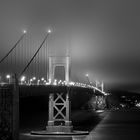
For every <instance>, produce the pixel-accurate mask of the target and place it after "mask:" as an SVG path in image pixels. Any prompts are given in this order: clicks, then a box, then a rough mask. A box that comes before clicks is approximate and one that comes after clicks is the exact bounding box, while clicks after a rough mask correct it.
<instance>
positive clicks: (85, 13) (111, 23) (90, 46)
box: [0, 0, 140, 92]
mask: <svg viewBox="0 0 140 140" xmlns="http://www.w3.org/2000/svg"><path fill="white" fill-rule="evenodd" d="M139 7H140V1H139V0H0V58H2V57H3V56H4V54H5V53H6V52H7V51H8V50H9V49H10V48H11V47H12V45H13V44H14V43H15V42H16V40H17V39H18V38H19V37H20V36H21V34H22V31H23V30H24V29H26V30H28V32H29V33H30V35H31V40H32V42H33V43H32V44H34V45H31V46H30V47H31V48H32V49H31V50H33V51H34V50H36V48H37V47H38V45H39V44H40V43H41V41H42V40H43V37H44V35H45V32H46V30H47V29H48V28H51V29H52V31H53V32H52V34H51V36H50V38H49V39H48V46H49V53H50V54H51V55H54V54H56V53H58V54H61V55H62V54H64V53H65V51H62V50H66V48H69V50H70V54H71V57H72V70H71V72H72V73H71V76H72V79H73V80H76V78H78V80H79V81H86V79H85V74H86V73H89V78H90V80H91V81H93V80H95V79H99V80H103V81H104V82H105V83H106V86H107V87H117V88H122V89H125V90H130V91H131V90H132V91H133V90H134V91H135V90H136V91H138V92H140V88H139V85H140V55H139V54H140V8H139ZM34 46H35V47H34ZM59 50H61V51H59ZM58 54H57V55H58Z"/></svg>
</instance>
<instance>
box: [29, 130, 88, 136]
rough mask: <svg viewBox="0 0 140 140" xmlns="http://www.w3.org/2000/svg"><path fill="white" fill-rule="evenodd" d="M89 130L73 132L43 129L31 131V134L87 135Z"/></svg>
mask: <svg viewBox="0 0 140 140" xmlns="http://www.w3.org/2000/svg"><path fill="white" fill-rule="evenodd" d="M88 134H89V132H88V131H72V132H48V131H47V130H42V131H31V135H44V136H45V135H46V136H49V135H51V136H85V135H88Z"/></svg>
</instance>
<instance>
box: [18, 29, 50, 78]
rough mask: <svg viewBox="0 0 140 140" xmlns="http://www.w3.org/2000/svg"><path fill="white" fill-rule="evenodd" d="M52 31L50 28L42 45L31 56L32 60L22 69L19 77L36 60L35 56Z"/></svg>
mask: <svg viewBox="0 0 140 140" xmlns="http://www.w3.org/2000/svg"><path fill="white" fill-rule="evenodd" d="M50 33H51V31H50V30H49V31H48V33H47V35H46V36H45V38H44V40H43V42H42V43H41V45H40V46H39V48H38V49H37V51H36V52H35V54H34V55H33V57H32V58H31V60H30V61H29V62H28V64H27V65H26V66H25V68H24V69H23V70H22V72H21V73H20V75H19V77H20V76H22V75H23V73H24V72H25V71H26V70H27V68H28V67H29V66H30V64H31V63H32V61H33V60H34V58H35V57H36V55H37V54H38V52H39V51H40V49H41V48H42V46H43V44H44V43H45V41H46V40H47V38H48V36H49V35H50Z"/></svg>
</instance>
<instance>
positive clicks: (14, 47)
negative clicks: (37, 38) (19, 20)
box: [0, 31, 26, 64]
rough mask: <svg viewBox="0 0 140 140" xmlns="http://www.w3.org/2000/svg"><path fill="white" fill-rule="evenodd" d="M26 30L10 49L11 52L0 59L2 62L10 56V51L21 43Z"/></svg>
mask: <svg viewBox="0 0 140 140" xmlns="http://www.w3.org/2000/svg"><path fill="white" fill-rule="evenodd" d="M25 34H26V32H25V31H24V33H23V35H22V36H21V37H20V38H19V40H18V41H17V42H16V44H15V45H14V46H13V47H12V48H11V49H10V50H9V52H8V53H7V54H6V55H5V56H4V57H3V58H2V59H1V60H0V64H1V63H2V62H3V61H4V60H5V59H6V58H7V57H8V56H9V54H10V53H12V51H13V50H14V49H15V48H16V47H17V45H18V44H19V43H20V41H21V40H22V39H23V37H24V36H25Z"/></svg>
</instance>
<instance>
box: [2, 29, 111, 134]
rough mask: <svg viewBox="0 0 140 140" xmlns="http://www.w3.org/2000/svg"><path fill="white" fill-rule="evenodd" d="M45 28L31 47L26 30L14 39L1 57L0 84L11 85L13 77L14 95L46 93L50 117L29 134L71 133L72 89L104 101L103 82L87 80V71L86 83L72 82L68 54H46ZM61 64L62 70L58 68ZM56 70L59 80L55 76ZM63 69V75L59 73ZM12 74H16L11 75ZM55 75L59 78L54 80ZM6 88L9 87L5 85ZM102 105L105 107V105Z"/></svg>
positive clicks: (99, 103)
mask: <svg viewBox="0 0 140 140" xmlns="http://www.w3.org/2000/svg"><path fill="white" fill-rule="evenodd" d="M51 35H52V34H51V30H48V32H47V33H46V35H45V36H44V38H43V40H42V42H40V44H39V45H37V46H34V49H33V42H31V40H30V38H31V37H30V35H28V33H27V32H26V31H24V32H23V34H22V35H21V37H19V39H18V40H17V42H16V43H15V45H14V46H13V47H12V48H11V49H10V50H9V51H8V52H7V53H6V54H5V55H4V56H3V57H2V58H1V60H0V87H1V91H0V92H1V93H2V92H3V90H2V89H3V87H8V86H9V87H10V85H12V84H13V81H15V79H17V80H16V82H15V83H16V84H17V85H18V92H19V96H17V98H19V97H20V98H22V97H28V96H35V95H38V96H39V95H41V94H43V95H46V94H47V95H48V102H49V118H48V125H47V126H46V131H43V132H42V131H41V132H34V131H32V132H31V133H32V134H43V135H44V134H46V133H49V134H50V133H55V132H57V133H58V132H59V134H63V133H64V132H65V133H68V134H71V133H72V134H74V132H73V127H72V122H71V118H70V106H71V105H70V100H71V99H70V98H71V94H73V92H76V91H78V92H85V93H87V92H88V93H90V94H91V95H93V97H94V98H95V102H96V104H98V105H101V104H105V96H106V95H108V93H106V92H105V91H104V84H103V82H99V81H95V82H93V83H92V82H90V79H89V75H88V74H86V75H85V77H86V78H87V81H88V82H86V83H85V82H79V81H71V71H70V69H71V67H70V66H71V59H72V58H71V56H70V54H66V55H65V56H51V55H50V54H49V48H48V39H49V36H51ZM60 67H63V70H62V69H59V68H60ZM56 69H59V70H61V72H60V73H59V74H60V75H61V76H62V75H63V76H62V79H61V78H60V77H59V76H58V75H56ZM62 72H63V74H62ZM13 75H16V77H15V78H13ZM56 77H59V79H57V78H56ZM7 89H8V88H7ZM104 107H105V106H104Z"/></svg>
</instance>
